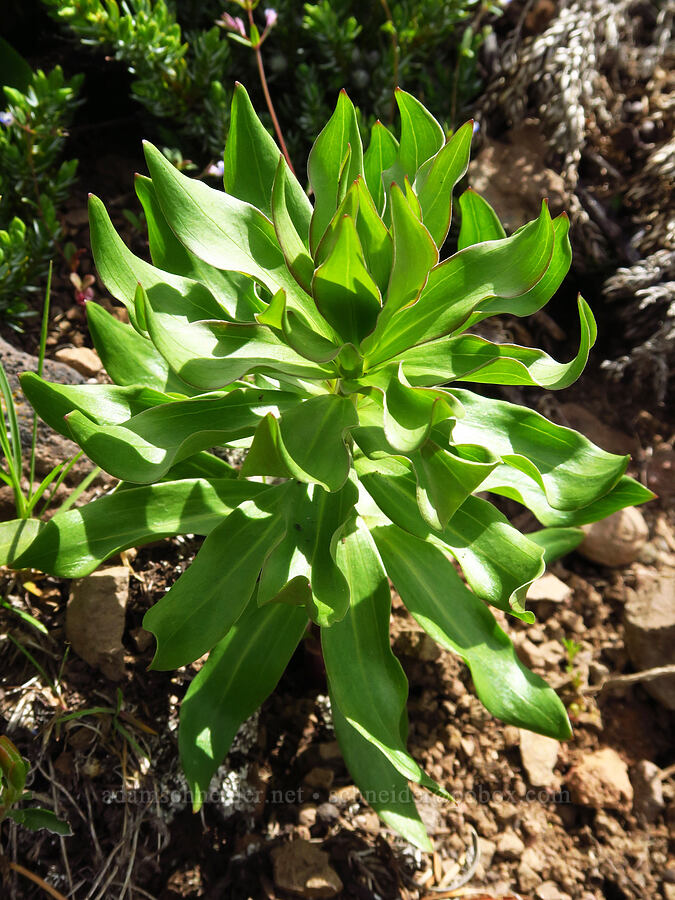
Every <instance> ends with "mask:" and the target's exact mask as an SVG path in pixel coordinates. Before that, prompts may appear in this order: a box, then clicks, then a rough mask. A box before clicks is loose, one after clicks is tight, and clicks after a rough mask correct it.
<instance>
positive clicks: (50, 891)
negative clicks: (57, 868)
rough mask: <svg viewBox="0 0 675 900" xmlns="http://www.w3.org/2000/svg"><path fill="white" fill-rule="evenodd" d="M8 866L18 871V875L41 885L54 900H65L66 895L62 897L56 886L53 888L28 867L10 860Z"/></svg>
mask: <svg viewBox="0 0 675 900" xmlns="http://www.w3.org/2000/svg"><path fill="white" fill-rule="evenodd" d="M9 867H10V869H13V870H14V871H15V872H18V873H19V875H23V876H24V878H29V879H30V880H31V881H32V882H33V883H34V884H37V885H38V886H39V887H41V888H42V890H43V891H44V892H45V893H46V894H49V896H50V897H54V898H55V900H66V897H64V895H63V894H62V893H61V892H60V891H57V890H56V888H53V887H52V886H51V884H47V882H46V881H44V879H42V878H40V876H39V875H36V874H35V873H34V872H31V871H30V870H29V869H26V868H24V867H23V866H22V865H20V864H19V863H15V862H11V861H10V863H9Z"/></svg>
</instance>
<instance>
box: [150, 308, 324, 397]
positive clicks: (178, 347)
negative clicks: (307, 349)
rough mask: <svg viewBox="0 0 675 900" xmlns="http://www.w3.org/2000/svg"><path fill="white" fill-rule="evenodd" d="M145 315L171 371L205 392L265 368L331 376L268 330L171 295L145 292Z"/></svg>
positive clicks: (297, 373) (153, 338) (281, 371)
mask: <svg viewBox="0 0 675 900" xmlns="http://www.w3.org/2000/svg"><path fill="white" fill-rule="evenodd" d="M146 319H147V322H148V328H149V331H150V335H151V337H152V341H153V343H154V345H155V346H156V347H157V349H158V350H159V351H160V353H161V354H162V356H163V357H164V358H165V359H166V360H167V362H168V363H169V365H170V366H171V368H172V370H173V371H174V372H176V373H177V374H178V375H179V377H180V378H182V379H183V380H184V381H186V382H188V384H191V385H193V386H194V387H196V388H199V389H200V390H203V391H209V390H218V389H220V388H222V387H224V386H225V385H227V384H229V383H231V382H233V381H236V380H237V379H239V378H241V377H242V376H243V375H246V374H247V373H249V372H253V371H260V370H265V369H270V370H272V371H274V372H275V374H279V373H284V374H286V375H294V376H296V377H298V378H314V379H320V380H322V379H325V378H330V377H331V371H332V370H331V369H330V368H329V369H326V368H325V367H321V366H319V365H316V364H314V363H311V362H308V360H306V359H304V358H303V357H302V356H299V355H298V354H297V353H296V352H295V351H294V350H292V349H291V348H290V347H287V346H286V345H285V344H284V343H283V342H282V341H280V340H279V338H278V337H277V336H276V335H275V334H273V332H272V331H271V330H270V329H269V328H267V327H264V326H261V325H248V324H245V325H244V324H238V323H234V322H219V321H215V320H210V321H209V319H208V318H207V317H205V316H200V313H199V309H196V308H194V307H191V306H190V305H189V304H187V303H185V301H182V300H181V298H180V297H176V296H174V295H173V294H166V295H162V296H160V295H159V294H158V293H157V292H153V293H150V294H148V309H147V310H146Z"/></svg>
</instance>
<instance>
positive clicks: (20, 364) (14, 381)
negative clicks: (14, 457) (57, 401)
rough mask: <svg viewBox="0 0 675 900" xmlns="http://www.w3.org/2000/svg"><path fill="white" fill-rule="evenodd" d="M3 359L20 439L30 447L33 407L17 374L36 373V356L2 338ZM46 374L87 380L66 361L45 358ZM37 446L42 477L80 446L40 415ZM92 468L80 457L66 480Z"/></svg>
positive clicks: (75, 479)
mask: <svg viewBox="0 0 675 900" xmlns="http://www.w3.org/2000/svg"><path fill="white" fill-rule="evenodd" d="M0 362H1V363H2V365H3V367H4V369H5V372H6V374H7V379H8V381H9V386H10V388H11V390H12V395H13V396H14V402H15V406H16V415H17V419H18V421H19V432H20V435H21V442H22V444H23V446H24V447H29V446H30V441H31V436H32V431H33V407H32V406H31V405H30V403H29V402H28V401H27V400H26V398H25V397H24V395H23V392H22V391H21V385H20V383H19V378H18V376H19V375H20V374H21V373H22V372H37V368H38V360H37V357H35V356H31V355H30V354H29V353H22V352H21V351H20V350H16V349H15V348H14V347H12V345H11V344H8V343H7V341H4V340H3V339H2V338H0ZM42 374H43V376H44V377H45V379H46V380H47V381H55V382H57V383H58V384H83V383H84V381H85V379H84V378H83V377H82V376H81V375H79V374H78V373H76V372H74V371H73V370H72V369H70V368H69V367H68V366H65V365H63V363H59V362H54V361H52V360H51V359H46V360H45V363H44V369H43V373H42ZM38 447H39V448H40V452H39V453H38V454H37V457H36V460H35V462H36V474H37V475H39V476H40V478H41V479H42V478H43V477H44V476H45V475H46V474H47V473H48V472H49V471H51V469H53V468H54V466H56V465H58V464H59V463H61V462H63V461H64V460H65V459H68V458H69V457H71V456H74V455H75V454H76V453H77V452H78V451H79V449H80V448H79V447H78V446H77V444H74V443H73V442H72V441H69V440H67V439H66V438H64V437H61V435H60V434H56V432H55V431H53V430H52V429H51V428H50V427H49V426H48V425H46V424H45V423H44V422H42V420H41V419H39V418H38ZM90 468H91V463H89V462H87V460H80V461H79V462H77V463H76V464H75V465H74V466H73V468H72V469H71V470H70V472H69V473H68V476H67V477H66V482H67V483H68V484H76V483H77V482H78V481H81V479H82V478H83V477H84V476H85V475H86V474H87V472H88V471H89V469H90Z"/></svg>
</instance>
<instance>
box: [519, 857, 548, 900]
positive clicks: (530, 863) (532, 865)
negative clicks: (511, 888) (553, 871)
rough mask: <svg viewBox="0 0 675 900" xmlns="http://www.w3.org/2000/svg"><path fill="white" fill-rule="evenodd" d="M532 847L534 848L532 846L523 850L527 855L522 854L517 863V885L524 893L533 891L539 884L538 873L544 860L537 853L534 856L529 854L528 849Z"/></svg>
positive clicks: (539, 876)
mask: <svg viewBox="0 0 675 900" xmlns="http://www.w3.org/2000/svg"><path fill="white" fill-rule="evenodd" d="M533 849H534V848H532V847H528V848H527V850H526V851H525V854H527V856H526V855H525V854H523V857H522V859H521V860H520V863H519V865H518V887H519V888H520V890H521V891H523V893H525V894H527V893H529V892H530V891H533V890H534V889H535V888H536V887H537V885H538V884H541V875H539V871H540V870H541V868H542V866H543V864H544V860H543V859H542V858H541V856H540V855H539V854H537V855H536V856H535V855H534V854H531V853H530V851H531V850H533Z"/></svg>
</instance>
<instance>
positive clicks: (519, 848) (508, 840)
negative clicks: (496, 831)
mask: <svg viewBox="0 0 675 900" xmlns="http://www.w3.org/2000/svg"><path fill="white" fill-rule="evenodd" d="M524 849H525V844H524V843H523V842H522V841H521V839H520V838H519V837H518V835H517V834H516V833H515V832H514V831H505V832H504V834H502V835H500V836H499V838H498V839H497V853H498V854H499V856H502V857H503V858H504V859H520V857H521V856H522V853H523V850H524Z"/></svg>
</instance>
